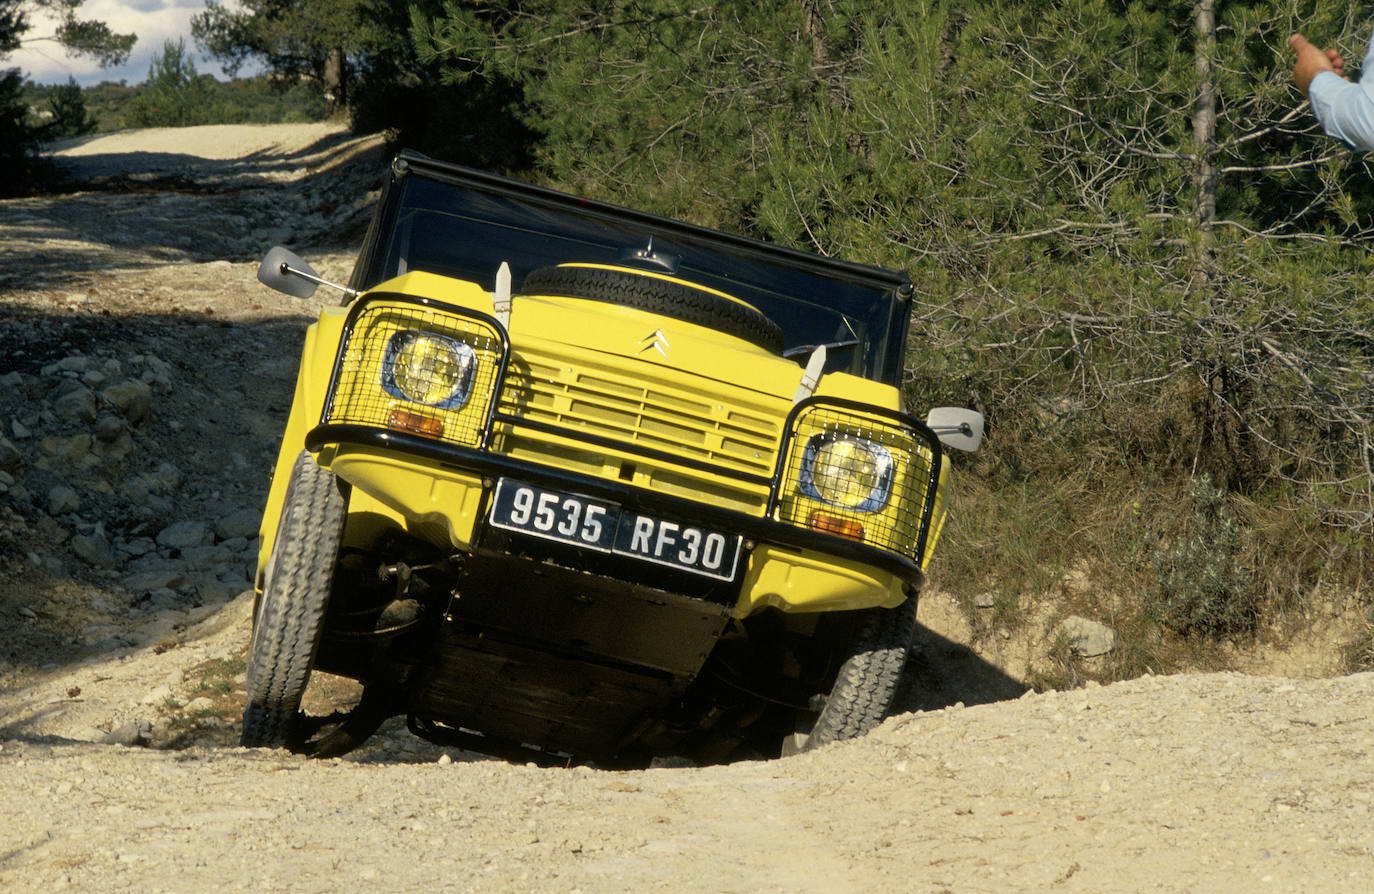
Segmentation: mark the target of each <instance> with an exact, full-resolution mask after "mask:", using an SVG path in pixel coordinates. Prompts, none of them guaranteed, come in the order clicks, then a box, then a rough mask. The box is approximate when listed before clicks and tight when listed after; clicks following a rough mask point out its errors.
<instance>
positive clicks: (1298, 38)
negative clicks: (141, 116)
mask: <svg viewBox="0 0 1374 894" xmlns="http://www.w3.org/2000/svg"><path fill="white" fill-rule="evenodd" d="M1288 45H1289V46H1290V47H1292V48H1293V52H1295V53H1297V54H1298V59H1297V61H1296V62H1294V63H1293V83H1294V84H1296V85H1297V87H1298V89H1299V90H1301V91H1302V95H1303V96H1306V95H1307V87H1308V85H1309V84H1311V83H1312V79H1313V78H1315V77H1316V76H1317V75H1319V74H1321V73H1322V72H1324V71H1329V72H1334V73H1335V74H1338V75H1340V76H1341V77H1345V60H1343V59H1342V58H1341V55H1340V53H1337V52H1336V51H1335V50H1323V49H1319V48H1318V47H1316V46H1315V45H1313V43H1312V42H1311V41H1310V40H1308V39H1307V38H1305V37H1303V36H1302V35H1301V34H1294V35H1293V36H1292V37H1290V38H1288Z"/></svg>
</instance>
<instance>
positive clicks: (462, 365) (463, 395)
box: [382, 329, 477, 410]
mask: <svg viewBox="0 0 1374 894" xmlns="http://www.w3.org/2000/svg"><path fill="white" fill-rule="evenodd" d="M476 368H477V353H476V352H475V351H473V349H472V347H471V346H470V345H467V344H465V343H464V342H461V341H459V340H458V339H456V338H449V337H448V336H446V335H438V334H435V333H433V332H421V331H419V330H416V329H406V330H403V331H401V332H397V333H396V334H395V335H393V336H391V340H390V341H388V342H387V345H386V356H385V357H384V358H383V360H382V387H383V388H384V389H385V390H386V393H387V394H390V395H391V396H393V397H400V398H404V399H405V400H409V401H414V402H415V403H417V404H425V405H427V406H431V407H437V408H439V409H441V410H451V409H454V408H456V407H461V406H462V405H463V403H464V402H465V401H466V400H467V399H468V393H469V392H470V391H471V390H472V379H473V373H474V371H475V370H476Z"/></svg>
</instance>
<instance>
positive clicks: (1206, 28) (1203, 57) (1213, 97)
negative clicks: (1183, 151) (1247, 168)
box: [1193, 0, 1217, 270]
mask: <svg viewBox="0 0 1374 894" xmlns="http://www.w3.org/2000/svg"><path fill="white" fill-rule="evenodd" d="M1193 12H1194V14H1195V18H1194V21H1195V23H1196V27H1197V41H1196V43H1195V45H1194V47H1195V48H1194V51H1193V70H1194V72H1195V73H1196V75H1197V98H1196V99H1195V100H1193V152H1194V162H1193V186H1194V188H1195V190H1196V192H1195V198H1194V206H1193V220H1194V222H1195V223H1196V224H1197V227H1198V235H1199V238H1200V241H1199V253H1200V256H1199V258H1198V260H1199V262H1200V263H1201V264H1202V265H1203V266H1204V267H1205V268H1207V269H1208V270H1210V269H1211V266H1212V265H1211V260H1212V258H1211V253H1212V223H1213V221H1214V220H1215V219H1216V214H1217V82H1216V75H1215V73H1214V72H1213V70H1212V60H1213V57H1215V55H1216V45H1217V39H1216V38H1217V21H1216V0H1197V3H1196V5H1195V6H1194V7H1193Z"/></svg>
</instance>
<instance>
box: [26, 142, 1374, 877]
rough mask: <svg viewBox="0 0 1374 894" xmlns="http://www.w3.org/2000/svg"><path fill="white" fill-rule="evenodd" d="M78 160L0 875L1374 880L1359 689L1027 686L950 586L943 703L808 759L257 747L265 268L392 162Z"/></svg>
mask: <svg viewBox="0 0 1374 894" xmlns="http://www.w3.org/2000/svg"><path fill="white" fill-rule="evenodd" d="M57 157H58V160H59V161H60V162H61V163H63V164H66V165H69V166H71V168H72V169H73V171H74V173H75V174H76V175H77V176H78V177H79V179H80V182H81V184H83V185H82V186H81V188H80V191H77V192H73V193H71V194H69V195H63V196H56V197H48V198H41V199H24V200H9V201H4V202H0V257H3V259H4V261H3V263H0V309H3V314H0V344H3V345H4V346H5V348H6V350H5V351H4V352H0V353H3V356H0V426H2V428H0V810H3V813H4V815H5V818H6V821H5V822H4V823H0V889H3V890H15V891H21V890H50V889H53V888H60V887H74V888H77V889H79V890H94V889H101V890H104V889H110V890H118V889H121V888H138V889H141V890H154V891H156V890H202V889H211V888H224V889H229V890H255V891H256V890H277V889H282V890H288V889H289V890H292V891H314V890H321V891H323V890H327V889H328V890H335V889H339V888H341V887H342V888H343V889H345V890H349V889H355V888H359V887H363V886H373V885H384V886H386V887H388V888H392V889H397V890H418V889H420V888H422V887H423V888H430V887H434V886H441V887H445V888H456V889H460V890H483V891H489V890H496V891H525V890H557V891H573V890H582V891H587V892H590V891H619V890H628V889H636V890H664V891H669V890H671V891H679V890H695V891H750V892H753V891H769V890H811V891H837V890H838V891H843V890H874V889H879V888H883V889H895V890H912V891H943V890H957V891H965V890H983V889H988V890H991V889H999V890H1084V891H1117V890H1120V891H1150V890H1186V891H1222V890H1225V891H1232V890H1239V889H1243V890H1250V889H1254V888H1265V887H1268V888H1272V889H1274V890H1335V889H1337V888H1340V889H1346V888H1349V889H1353V890H1359V889H1361V888H1363V887H1366V886H1368V885H1369V884H1370V880H1369V876H1370V875H1371V872H1374V870H1371V868H1370V867H1371V866H1374V861H1371V859H1370V858H1371V850H1374V831H1371V823H1370V822H1369V817H1370V813H1371V801H1374V769H1372V768H1374V763H1371V759H1370V758H1371V751H1372V750H1374V720H1371V718H1370V716H1369V711H1368V708H1367V706H1368V705H1369V704H1370V702H1371V696H1374V677H1371V676H1370V675H1359V676H1354V677H1345V678H1334V679H1318V680H1302V681H1300V680H1288V679H1283V678H1278V677H1268V676H1260V677H1245V676H1239V675H1206V676H1179V677H1146V678H1143V679H1140V680H1136V681H1132V682H1130V683H1125V684H1118V685H1114V686H1110V687H1105V688H1089V689H1084V690H1077V691H1073V692H1064V693H1048V694H1043V695H1027V696H1024V697H1019V698H1018V696H1022V693H1023V692H1024V691H1025V686H1024V685H1022V684H1021V683H1019V682H1018V679H1017V676H1018V675H1017V674H1015V673H1012V674H1008V673H1006V672H1004V671H1002V670H999V667H1003V668H1006V667H1009V666H1010V665H1011V664H1012V663H1013V662H1012V661H1010V660H1005V661H1004V660H1002V659H1003V656H1002V655H1000V654H998V655H992V654H989V653H988V652H987V651H986V650H985V655H986V657H988V658H992V659H993V661H992V662H991V663H990V662H989V661H987V660H984V658H980V657H979V655H978V654H976V653H975V652H973V651H971V650H969V649H968V648H966V647H965V646H964V645H963V644H962V643H963V640H964V638H965V636H966V635H967V632H968V630H967V627H966V626H961V625H963V621H962V620H961V614H960V613H959V612H957V611H954V610H953V609H952V607H951V606H950V605H948V604H947V603H945V602H943V601H941V600H940V599H939V597H938V594H937V595H936V596H935V597H934V598H931V599H930V600H928V602H927V604H926V605H924V606H923V609H922V612H923V620H924V621H925V623H926V624H927V628H926V629H924V630H923V632H922V641H921V647H922V651H921V653H920V655H919V656H918V659H917V665H916V666H917V670H918V675H917V676H918V683H919V684H920V685H919V686H918V688H917V690H916V691H915V692H914V693H913V694H912V696H911V705H910V706H911V707H912V708H922V709H926V710H921V711H917V712H914V713H909V714H905V715H902V716H899V717H896V718H893V719H892V720H890V721H889V722H888V723H887V724H885V725H884V726H883V727H882V728H881V729H880V730H879V731H878V732H877V733H876V734H874V735H872V736H870V737H868V738H867V739H864V740H862V741H858V742H851V743H845V744H842V745H839V746H833V747H830V748H826V749H823V750H821V751H820V752H818V753H814V754H809V755H805V756H802V757H797V758H791V759H787V760H783V761H773V762H767V763H752V764H738V765H733V766H729V767H711V768H687V767H663V768H658V769H653V770H649V771H644V772H635V773H610V772H603V771H597V770H592V769H587V768H575V769H557V768H555V769H542V768H536V767H532V766H528V767H527V766H513V765H510V764H507V763H504V762H500V761H494V760H490V759H487V758H483V757H481V756H479V755H473V754H467V753H463V752H459V751H455V750H444V749H441V748H438V747H436V746H432V745H428V744H426V743H423V742H421V741H419V740H417V739H414V738H413V737H411V736H410V735H409V734H408V733H406V732H405V731H404V729H402V728H399V727H397V726H396V725H395V724H392V725H391V726H389V727H388V728H387V730H386V731H385V732H384V734H383V735H380V736H378V737H376V739H374V740H373V741H371V742H369V744H368V745H367V746H366V747H364V748H362V749H360V750H359V751H358V752H355V753H354V754H351V755H349V756H348V757H347V758H346V759H341V760H334V761H324V762H309V761H304V760H302V759H298V758H296V757H293V756H290V755H286V754H278V753H255V752H249V751H245V750H243V749H239V748H237V747H235V745H234V743H235V742H236V740H237V729H236V727H235V724H236V722H237V717H238V714H239V712H240V711H241V708H242V672H243V654H244V646H245V644H246V642H247V628H248V610H249V603H250V601H251V594H250V593H249V591H248V587H249V574H250V569H251V567H252V564H253V561H254V556H255V554H256V543H255V535H256V527H257V513H258V511H259V506H260V504H261V501H262V499H263V497H264V494H265V490H266V483H267V476H268V474H269V473H270V469H271V464H272V460H273V458H274V456H275V449H276V441H275V439H276V437H277V434H278V432H279V429H280V426H281V424H282V422H283V420H284V417H285V413H286V409H287V402H288V401H289V398H290V390H291V387H292V377H293V374H294V370H295V365H296V353H297V350H298V345H299V341H300V337H301V333H302V332H303V330H304V328H305V326H306V325H308V323H309V321H310V320H311V319H312V317H313V315H314V313H315V312H316V310H317V309H318V303H317V302H318V301H327V300H331V299H330V298H329V296H327V295H325V294H323V293H321V295H320V297H319V298H318V300H317V301H310V302H301V301H295V300H293V299H288V298H285V297H282V296H279V295H276V294H274V293H272V292H269V291H267V290H266V289H264V288H262V287H261V286H259V285H258V284H257V283H256V281H255V280H254V278H253V271H254V269H255V266H256V259H257V257H258V256H259V254H260V253H261V252H262V251H263V250H264V249H265V248H267V247H268V246H270V245H271V244H272V243H276V242H282V243H286V244H288V245H291V246H292V247H295V248H297V249H300V250H304V253H306V254H307V255H308V256H309V258H310V260H311V261H312V263H313V264H315V265H316V267H317V268H318V269H320V270H321V272H322V273H324V274H325V275H326V276H327V277H331V278H335V279H344V278H346V276H347V273H348V269H349V266H350V264H351V255H350V249H351V247H352V246H353V245H355V244H356V241H357V239H358V237H359V235H360V234H361V231H362V227H363V226H364V224H365V221H366V215H367V212H368V209H369V201H370V198H369V196H370V191H371V190H373V189H374V188H375V185H376V182H377V175H378V174H379V172H380V170H381V166H382V164H383V156H382V148H381V146H380V144H379V143H378V141H376V140H373V139H367V138H361V139H360V138H354V137H351V136H349V135H347V134H344V133H341V132H339V131H337V130H336V129H333V128H330V127H328V126H319V125H309V126H300V127H287V128H252V127H247V128H228V129H226V128H189V129H184V130H178V131H144V132H130V133H124V134H116V135H110V136H105V137H100V138H94V139H89V140H85V141H82V142H79V143H76V144H71V145H68V146H66V147H63V148H61V149H60V151H59V152H58V153H57ZM930 628H934V629H930ZM1314 629H1320V628H1314ZM1040 635H1041V638H1042V640H1043V631H1041V632H1040ZM1018 648H1020V644H1019V641H1018V640H1015V639H1013V638H1012V637H1011V635H1010V634H1007V636H1005V637H1003V636H1000V635H996V636H994V637H993V643H992V649H993V650H994V651H996V650H1004V651H1005V652H1006V653H1007V655H1010V654H1011V653H1012V652H1014V651H1016V650H1017V649H1018ZM1328 651H1331V650H1329V649H1328ZM1286 654H1291V653H1286ZM1302 654H1303V655H1308V656H1310V655H1312V654H1315V653H1313V652H1312V651H1311V650H1307V651H1305V652H1303V653H1302ZM1271 666H1272V665H1271ZM1281 666H1283V667H1289V666H1292V667H1294V668H1295V670H1297V671H1299V672H1302V671H1307V672H1311V671H1321V670H1323V669H1328V668H1329V666H1330V665H1329V664H1325V663H1323V661H1305V662H1299V663H1297V664H1291V663H1290V664H1283V665H1281ZM344 688H345V687H342V686H339V685H338V683H337V681H328V680H325V681H322V685H320V686H318V687H316V690H315V691H314V692H312V695H311V697H312V698H315V699H318V700H320V701H321V703H323V702H327V701H329V700H332V699H335V698H340V697H345V696H346V694H347V693H346V692H344V691H343V690H344ZM958 702H962V703H966V704H969V705H972V707H967V708H965V707H963V706H962V704H955V703H958ZM138 746H142V747H138Z"/></svg>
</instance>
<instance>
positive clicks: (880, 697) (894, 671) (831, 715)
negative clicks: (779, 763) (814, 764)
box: [784, 594, 916, 752]
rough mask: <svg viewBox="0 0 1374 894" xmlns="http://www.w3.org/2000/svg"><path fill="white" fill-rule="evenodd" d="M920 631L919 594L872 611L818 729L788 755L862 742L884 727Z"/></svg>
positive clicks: (788, 746) (795, 741)
mask: <svg viewBox="0 0 1374 894" xmlns="http://www.w3.org/2000/svg"><path fill="white" fill-rule="evenodd" d="M915 629H916V596H915V594H913V595H911V596H908V597H907V600H906V601H905V602H903V603H902V604H901V605H900V606H898V607H897V608H893V609H870V610H869V611H868V612H867V613H866V617H864V619H863V620H862V621H861V622H860V624H859V627H858V630H857V631H856V632H855V635H854V638H853V640H852V641H851V642H852V644H853V645H852V647H851V649H850V651H849V656H848V657H847V658H846V659H845V661H844V663H843V664H841V665H840V671H839V674H838V675H836V677H835V685H834V686H832V687H831V689H830V693H829V694H828V695H827V696H826V697H825V703H824V705H823V707H822V708H821V711H820V715H819V716H818V717H817V718H816V723H815V725H814V726H812V728H811V731H810V732H809V733H802V734H797V735H794V736H792V737H790V738H789V739H788V740H787V741H786V743H784V751H785V752H795V751H810V750H811V749H813V748H819V747H820V746H822V745H828V744H829V743H831V742H838V741H841V740H843V739H853V738H857V737H859V736H862V735H864V734H865V733H867V732H869V731H870V730H872V729H873V728H874V727H876V726H877V725H878V724H879V723H882V721H883V718H885V717H887V715H888V711H890V710H891V708H892V703H893V701H894V699H895V697H896V695H897V688H898V686H899V684H900V683H901V679H902V671H903V670H904V669H905V668H906V660H907V653H908V651H909V650H910V648H911V641H912V637H913V635H914V633H915Z"/></svg>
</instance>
